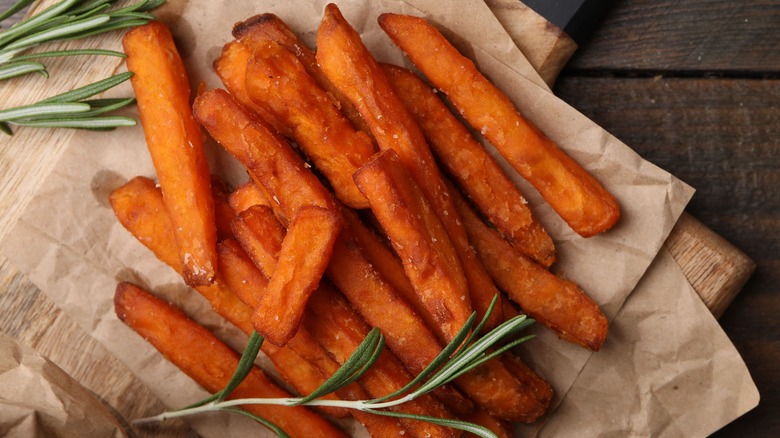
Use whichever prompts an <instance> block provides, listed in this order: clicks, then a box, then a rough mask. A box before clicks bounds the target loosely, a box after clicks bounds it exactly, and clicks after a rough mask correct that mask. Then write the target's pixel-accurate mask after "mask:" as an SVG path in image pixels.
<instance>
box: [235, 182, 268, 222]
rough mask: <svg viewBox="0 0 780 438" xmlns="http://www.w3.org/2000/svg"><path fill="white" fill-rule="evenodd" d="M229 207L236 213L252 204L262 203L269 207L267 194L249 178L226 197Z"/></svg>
mask: <svg viewBox="0 0 780 438" xmlns="http://www.w3.org/2000/svg"><path fill="white" fill-rule="evenodd" d="M228 203H229V204H230V208H232V209H233V211H234V212H235V213H236V214H238V213H241V212H242V211H244V210H246V209H248V208H249V207H251V206H253V205H264V206H266V207H268V208H271V204H270V202H269V200H268V196H267V195H266V194H265V193H263V191H262V189H261V188H260V187H259V186H258V185H257V184H255V182H254V181H252V180H251V179H250V180H249V181H247V182H245V183H244V184H241V185H240V186H238V187H236V189H235V190H233V192H232V193H230V196H229V197H228Z"/></svg>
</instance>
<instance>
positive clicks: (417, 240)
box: [355, 149, 472, 342]
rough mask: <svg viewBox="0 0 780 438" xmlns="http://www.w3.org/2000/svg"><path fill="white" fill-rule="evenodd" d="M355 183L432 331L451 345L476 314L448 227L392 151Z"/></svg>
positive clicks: (381, 155) (367, 167)
mask: <svg viewBox="0 0 780 438" xmlns="http://www.w3.org/2000/svg"><path fill="white" fill-rule="evenodd" d="M355 182H356V183H357V185H358V188H359V189H360V191H361V192H362V193H363V194H364V195H365V196H366V198H367V199H368V201H369V202H370V203H371V210H372V211H373V212H374V214H375V215H376V217H377V219H378V220H379V223H380V224H381V225H382V228H383V229H384V231H385V233H386V234H387V236H388V237H389V238H390V241H391V242H392V244H393V247H394V248H395V251H396V252H397V253H398V255H399V256H400V258H401V262H402V263H403V266H404V270H405V271H406V275H407V276H408V277H409V280H410V281H411V282H412V285H413V286H414V289H415V291H416V292H417V295H418V296H419V297H420V300H421V301H422V302H423V305H424V306H425V307H426V309H427V313H428V314H430V315H432V316H433V319H434V321H435V325H434V330H435V331H436V332H437V333H438V334H439V336H440V337H441V338H442V339H443V340H444V341H445V342H450V341H452V339H453V338H454V337H455V335H457V334H458V331H459V330H460V328H461V327H463V325H465V324H466V322H467V321H468V319H469V317H470V316H471V313H472V311H471V306H470V305H469V304H470V302H469V300H468V285H467V284H466V278H465V276H464V275H463V269H462V267H461V264H460V260H459V259H458V254H457V253H456V252H455V248H454V247H453V245H452V242H451V241H450V238H449V236H448V235H447V232H446V231H445V230H444V226H443V225H442V223H441V222H440V221H439V219H438V217H437V216H436V214H435V213H434V212H433V210H432V208H431V206H430V204H429V203H428V201H427V200H426V198H425V196H424V195H423V194H422V192H421V191H420V188H419V187H418V186H417V184H415V183H414V181H413V180H412V179H411V178H410V177H409V174H408V173H407V172H406V171H405V170H404V168H403V165H401V163H399V159H398V155H397V154H396V153H395V152H394V151H393V150H392V149H388V150H385V151H382V152H380V153H378V154H377V155H376V156H375V157H374V158H372V159H371V160H370V161H369V162H368V164H366V165H365V166H363V167H361V168H360V170H358V171H357V172H356V173H355Z"/></svg>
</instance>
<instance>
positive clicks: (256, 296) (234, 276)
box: [217, 239, 268, 309]
mask: <svg viewBox="0 0 780 438" xmlns="http://www.w3.org/2000/svg"><path fill="white" fill-rule="evenodd" d="M217 253H218V254H219V261H220V262H225V263H227V265H225V267H224V268H222V269H220V274H221V275H222V279H223V280H224V282H225V285H226V286H227V287H228V288H229V289H230V290H231V291H232V292H233V293H234V294H236V296H237V297H238V299H240V300H241V301H242V302H244V303H245V304H246V305H247V306H249V307H251V308H252V309H254V308H256V307H257V303H259V302H260V296H261V295H262V294H263V293H264V292H265V290H266V289H267V288H268V277H266V276H265V275H264V274H263V272H261V271H260V270H259V269H258V268H257V266H255V264H254V262H253V261H252V260H251V259H250V258H249V256H248V255H247V254H246V252H244V249H243V248H242V247H241V245H240V244H239V243H238V241H237V240H235V239H225V240H222V241H220V242H218V243H217Z"/></svg>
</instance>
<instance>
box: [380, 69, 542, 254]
mask: <svg viewBox="0 0 780 438" xmlns="http://www.w3.org/2000/svg"><path fill="white" fill-rule="evenodd" d="M382 67H383V68H384V71H385V75H386V76H387V78H388V79H389V80H390V83H391V84H392V85H393V88H394V89H395V91H396V92H397V93H398V95H399V97H400V98H401V100H402V101H403V102H404V104H406V107H407V108H409V111H411V113H412V115H413V116H414V118H415V120H416V121H417V123H418V124H419V125H420V128H421V129H422V130H423V133H424V134H425V137H426V138H427V139H428V144H429V145H430V147H431V149H432V150H433V151H434V153H435V154H436V156H437V157H438V158H439V162H440V163H442V164H443V165H444V166H445V167H446V168H447V170H448V171H449V173H450V175H452V176H453V177H455V179H456V180H457V182H458V184H459V185H460V187H461V188H462V189H463V191H464V192H466V194H468V196H469V197H470V198H471V199H472V200H473V201H474V202H475V203H476V204H477V205H478V206H479V208H480V210H482V212H483V213H484V214H485V215H486V216H487V217H488V219H490V221H491V222H492V223H493V224H494V225H495V226H496V228H498V229H499V230H500V231H501V233H502V234H503V235H504V236H505V237H506V238H507V239H509V240H510V241H511V242H512V244H513V245H515V246H516V247H517V248H518V249H519V250H521V251H522V252H523V253H524V254H526V255H528V256H529V257H531V258H532V259H534V260H535V261H537V262H538V263H541V264H543V265H545V266H548V267H549V266H550V265H552V264H553V262H555V246H554V245H553V241H552V239H551V238H550V236H549V235H548V234H547V231H545V230H544V228H542V226H541V225H540V224H539V222H537V221H536V219H534V217H533V214H532V213H531V209H530V208H528V204H527V202H526V200H525V198H524V197H523V195H522V194H521V193H520V191H519V190H518V189H517V187H516V186H515V185H514V183H512V181H511V180H510V179H509V178H508V177H507V176H506V175H505V174H504V172H503V171H502V170H501V168H500V167H499V166H498V164H497V163H496V161H495V160H494V159H493V158H492V157H491V156H490V155H488V153H487V152H486V151H485V149H484V148H483V147H482V145H480V144H479V143H478V142H477V141H476V140H475V139H474V137H472V136H471V133H469V131H468V129H466V127H465V126H463V124H462V123H461V122H460V121H459V120H458V119H457V118H456V117H455V116H454V115H453V114H452V113H451V112H450V110H449V108H447V105H445V104H444V102H442V101H441V99H439V97H438V96H437V95H436V93H435V92H434V90H433V89H432V88H431V87H430V86H428V85H427V84H426V83H425V82H423V80H422V79H420V78H419V77H418V76H417V75H416V74H414V73H412V72H411V71H409V70H407V69H405V68H402V67H397V66H393V65H387V64H384V65H382Z"/></svg>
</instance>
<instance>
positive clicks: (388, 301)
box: [234, 194, 473, 413]
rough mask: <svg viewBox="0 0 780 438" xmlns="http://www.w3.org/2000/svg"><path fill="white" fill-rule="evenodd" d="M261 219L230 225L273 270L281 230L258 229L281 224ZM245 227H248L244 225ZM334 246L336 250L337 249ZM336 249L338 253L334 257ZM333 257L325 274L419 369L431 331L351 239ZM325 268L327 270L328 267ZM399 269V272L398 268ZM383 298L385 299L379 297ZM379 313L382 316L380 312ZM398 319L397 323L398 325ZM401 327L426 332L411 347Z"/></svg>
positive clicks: (466, 404) (449, 400) (445, 397)
mask: <svg viewBox="0 0 780 438" xmlns="http://www.w3.org/2000/svg"><path fill="white" fill-rule="evenodd" d="M280 196H282V197H283V196H285V195H284V194H280ZM260 209H261V207H257V206H254V207H251V208H250V209H249V210H247V211H245V212H243V213H242V214H240V215H239V219H241V218H243V217H244V216H245V215H246V214H247V213H251V212H252V211H253V210H260ZM342 211H344V212H346V211H347V209H346V208H344V209H342ZM263 220H264V221H265V223H263V224H260V225H258V226H257V227H256V229H254V230H247V232H242V231H238V228H236V227H234V229H236V230H237V233H236V234H237V235H240V236H242V238H243V239H244V241H243V242H241V245H242V246H244V247H245V248H246V249H248V250H249V251H248V252H250V251H251V252H264V253H265V255H264V256H263V257H257V258H256V261H255V263H256V264H257V265H258V268H260V269H262V270H263V271H271V272H273V269H275V266H276V265H277V262H276V261H275V260H273V258H274V256H275V252H274V251H278V250H276V248H280V247H281V244H282V239H283V232H281V233H279V232H265V233H263V232H259V231H261V230H263V229H273V228H274V226H275V227H276V228H281V224H279V223H278V222H277V221H276V220H275V219H274V218H273V216H272V215H271V213H270V212H269V211H267V210H266V211H264V213H263ZM237 222H238V221H237ZM273 222H276V225H274V224H273ZM247 225H248V224H247ZM247 228H251V227H250V226H248V227H247ZM346 233H349V231H348V230H344V231H343V232H342V234H346ZM336 247H338V248H339V249H338V250H337V249H336ZM269 249H270V250H269ZM336 251H338V252H339V253H340V254H341V255H339V256H335V252H336ZM334 257H340V263H341V265H340V266H342V267H337V268H335V269H336V272H337V273H336V274H333V275H331V274H329V275H331V278H332V279H335V280H334V281H337V282H338V284H342V285H345V286H347V287H349V290H350V292H351V293H352V296H353V299H355V300H359V303H360V304H359V305H358V308H362V309H363V310H364V311H366V312H370V313H369V314H370V315H371V316H372V317H374V318H376V319H377V320H380V321H382V320H383V321H384V325H383V330H389V331H390V332H389V333H390V336H391V339H389V340H388V343H389V344H391V345H393V346H394V347H395V348H403V350H401V351H403V352H404V353H405V356H404V357H405V364H407V366H410V367H411V368H410V369H412V370H416V372H420V371H421V370H422V369H423V368H424V367H425V365H427V363H429V362H424V360H425V359H420V355H419V354H418V352H417V351H418V350H417V349H418V348H420V349H426V347H427V348H428V349H430V351H431V353H432V354H433V355H435V354H437V353H438V351H440V350H441V346H440V345H439V344H438V343H437V342H436V340H435V338H434V337H433V335H432V333H431V332H430V331H429V329H428V328H427V327H426V326H425V325H424V324H422V323H415V322H413V321H417V318H418V316H417V315H416V314H414V311H413V310H412V309H411V308H410V307H409V305H408V304H407V303H406V302H405V301H404V300H403V299H401V298H400V297H397V296H395V292H394V291H393V289H392V288H391V287H388V286H387V285H386V284H385V283H383V282H382V280H381V278H379V276H378V274H376V272H375V271H374V270H373V265H372V264H371V263H370V262H368V261H367V260H366V259H365V258H364V257H363V256H362V254H361V251H360V249H359V248H358V247H357V245H356V244H355V243H354V242H353V241H351V240H347V241H343V239H339V240H337V242H336V245H335V246H334ZM264 264H269V265H271V268H269V267H268V266H263V265H264ZM331 264H333V259H332V260H331ZM328 269H329V270H330V266H329V268H328ZM401 270H402V271H403V269H402V268H401ZM358 276H359V278H358ZM257 289H258V288H252V289H250V290H249V291H247V293H248V294H253V293H255V291H256V290H257ZM367 292H369V293H373V296H371V295H367V294H366V293H367ZM315 293H316V292H315ZM413 293H414V291H412V294H413ZM383 297H385V298H384V299H383ZM242 299H244V298H242ZM256 299H257V298H252V297H248V298H246V299H245V300H256ZM383 313H384V316H383V315H382V314H383ZM392 321H395V324H396V325H392V324H394V322H392ZM398 321H400V322H401V323H400V324H398ZM405 322H407V324H404V323H405ZM404 327H408V328H410V330H414V328H415V327H421V328H423V329H424V330H426V331H427V333H421V334H420V336H421V338H420V339H419V340H417V341H416V344H415V345H414V346H412V345H411V344H408V343H406V342H404V339H409V338H405V337H404V336H412V335H414V333H413V332H412V331H404ZM293 339H294V338H293ZM432 358H433V356H429V358H428V360H429V361H430V360H431V359H432ZM435 395H436V396H437V397H438V398H439V399H440V400H442V401H443V402H444V403H446V405H447V406H448V407H449V408H450V409H452V410H453V411H455V412H456V413H461V412H467V411H470V410H471V409H472V407H473V406H472V404H471V402H470V401H468V400H467V399H466V398H465V397H463V395H461V394H460V393H458V392H457V391H456V390H455V389H453V388H452V387H450V386H444V387H442V388H439V389H438V390H437V391H436V392H435Z"/></svg>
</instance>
